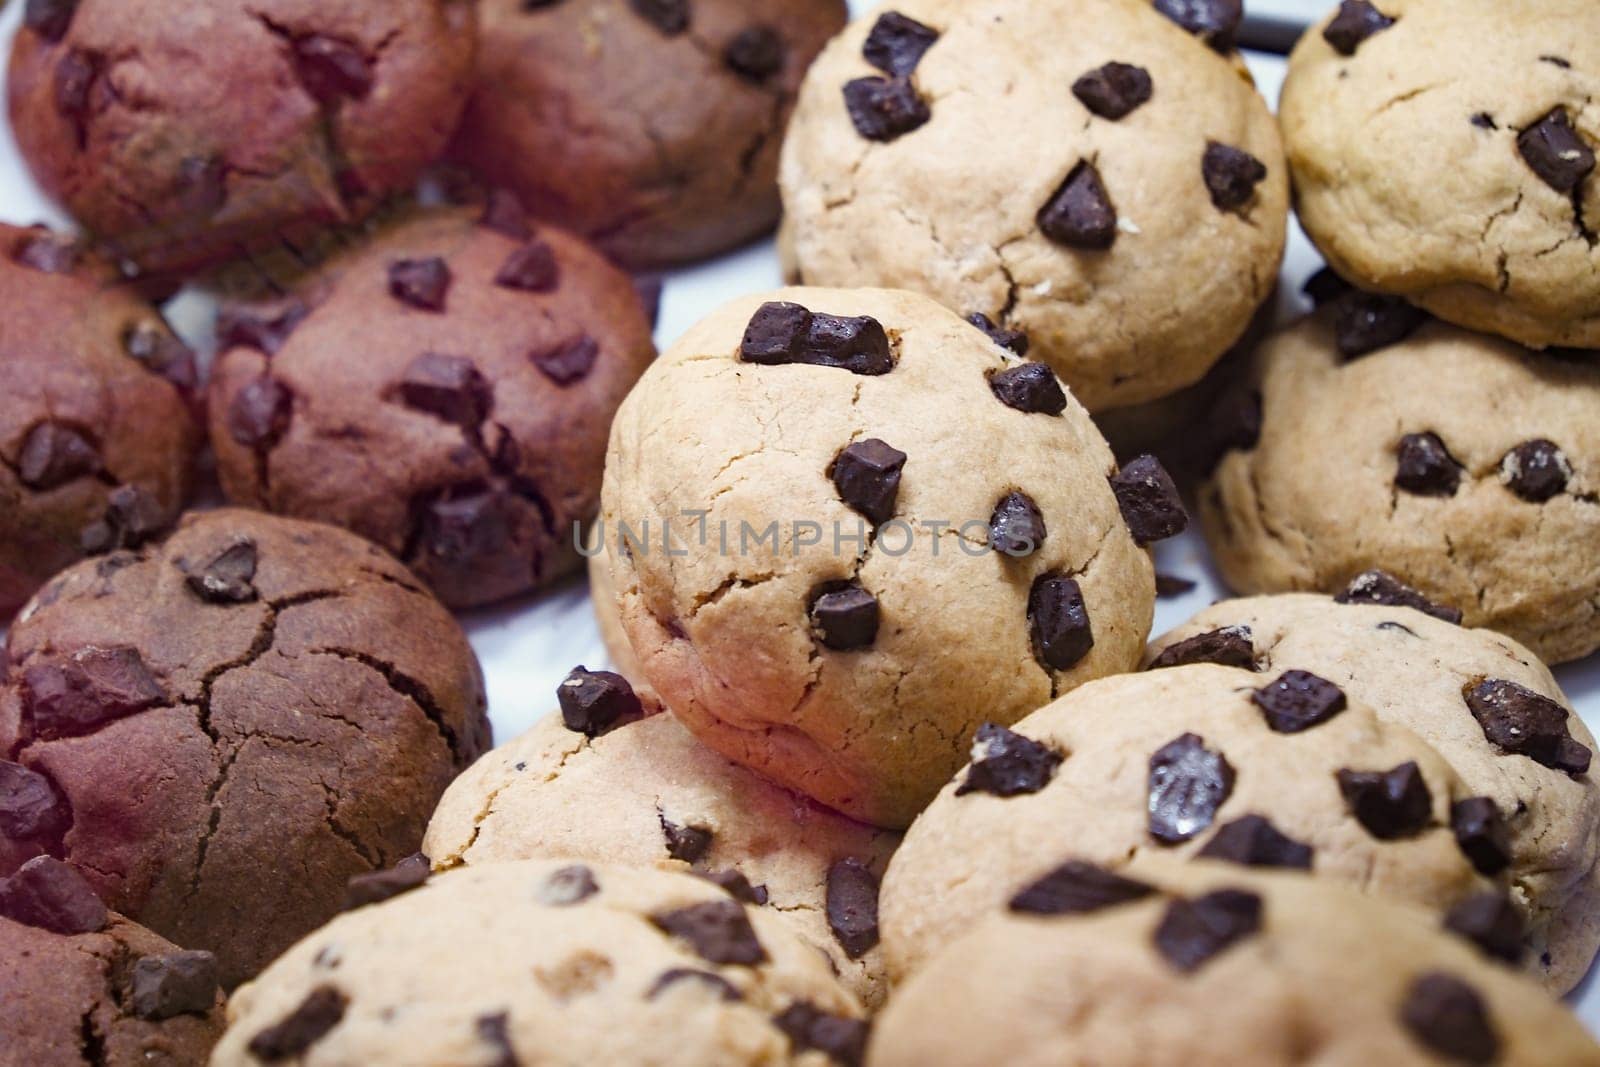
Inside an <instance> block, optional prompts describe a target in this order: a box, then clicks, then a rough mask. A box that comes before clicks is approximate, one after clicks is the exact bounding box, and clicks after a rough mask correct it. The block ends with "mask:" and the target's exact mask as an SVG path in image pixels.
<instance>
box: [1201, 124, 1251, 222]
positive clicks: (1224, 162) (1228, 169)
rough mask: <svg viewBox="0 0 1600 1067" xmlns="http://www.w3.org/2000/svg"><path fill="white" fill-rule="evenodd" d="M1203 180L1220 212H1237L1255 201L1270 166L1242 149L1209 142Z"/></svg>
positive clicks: (1202, 170) (1203, 162)
mask: <svg viewBox="0 0 1600 1067" xmlns="http://www.w3.org/2000/svg"><path fill="white" fill-rule="evenodd" d="M1200 176H1201V177H1202V178H1203V179H1204V180H1205V183H1206V189H1207V191H1209V192H1210V193H1211V202H1212V203H1213V204H1215V205H1216V206H1217V210H1219V211H1237V210H1239V209H1240V208H1242V207H1244V206H1245V205H1246V204H1248V203H1249V202H1250V201H1251V200H1252V199H1253V198H1254V197H1255V195H1256V186H1257V185H1259V184H1261V182H1263V181H1265V180H1266V177H1267V166H1266V164H1265V163H1263V162H1261V160H1259V159H1257V158H1256V157H1255V156H1252V155H1251V154H1250V153H1249V152H1246V151H1245V150H1244V149H1242V148H1234V147H1233V146H1232V145H1225V144H1220V143H1218V142H1216V141H1207V142H1206V151H1205V155H1203V156H1201V157H1200Z"/></svg>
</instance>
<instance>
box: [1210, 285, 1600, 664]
mask: <svg viewBox="0 0 1600 1067" xmlns="http://www.w3.org/2000/svg"><path fill="white" fill-rule="evenodd" d="M1426 318H1427V316H1425V315H1421V314H1419V313H1415V312H1414V311H1412V310H1411V309H1410V308H1409V307H1408V306H1407V305H1404V304H1402V303H1400V302H1399V301H1397V300H1394V299H1393V298H1384V297H1372V296H1368V295H1365V294H1360V293H1351V294H1347V295H1346V296H1345V297H1341V298H1339V299H1337V300H1335V301H1334V302H1333V303H1331V304H1329V305H1327V306H1325V307H1324V308H1323V309H1321V310H1320V311H1318V312H1317V313H1316V314H1315V315H1314V316H1312V317H1311V318H1309V319H1307V320H1305V321H1303V322H1301V323H1299V324H1298V325H1296V326H1294V327H1292V328H1291V329H1288V330H1286V331H1284V332H1283V333H1281V334H1279V335H1278V336H1276V337H1275V338H1273V339H1272V340H1271V341H1269V342H1268V343H1267V344H1266V345H1265V346H1263V348H1262V350H1261V351H1260V352H1259V354H1258V359H1257V364H1256V367H1255V368H1254V371H1253V373H1252V377H1251V381H1250V388H1251V393H1250V394H1249V397H1248V399H1249V400H1250V402H1251V403H1252V404H1253V405H1254V410H1253V421H1254V428H1253V429H1252V430H1251V432H1249V433H1247V434H1241V435H1240V436H1239V437H1237V438H1236V439H1235V441H1234V442H1233V443H1234V444H1235V445H1236V447H1235V448H1233V449H1232V450H1230V451H1229V452H1228V453H1227V454H1226V455H1225V456H1224V457H1223V458H1222V461H1221V463H1220V465H1219V466H1218V467H1217V470H1216V472H1215V474H1214V475H1213V477H1212V480H1211V481H1210V482H1209V483H1208V484H1207V485H1206V486H1205V487H1204V488H1203V489H1202V490H1201V492H1200V496H1199V498H1200V511H1201V514H1202V516H1203V518H1204V520H1205V529H1206V537H1207V540H1208V541H1209V542H1210V544H1211V547H1212V549H1213V552H1214V554H1215V556H1216V559H1217V563H1218V566H1219V567H1220V568H1221V570H1222V575H1223V578H1224V579H1225V580H1226V581H1227V583H1228V584H1229V585H1230V586H1232V587H1233V588H1234V589H1235V590H1236V591H1238V592H1241V593H1261V592H1276V591H1281V590H1290V589H1299V590H1307V589H1308V590H1319V591H1322V592H1327V593H1332V592H1336V591H1338V590H1340V589H1343V588H1344V586H1345V584H1346V583H1347V582H1349V581H1350V580H1351V579H1352V578H1354V577H1355V576H1356V575H1358V574H1361V573H1362V572H1364V571H1366V570H1369V569H1371V568H1374V567H1376V568H1380V569H1382V570H1385V571H1387V572H1389V573H1390V574H1392V575H1394V576H1395V577H1397V578H1399V579H1400V580H1401V581H1403V582H1405V583H1406V584H1408V585H1411V586H1414V587H1416V588H1417V589H1419V590H1421V592H1422V593H1423V594H1424V595H1425V596H1427V597H1428V598H1430V599H1432V600H1435V601H1437V602H1439V603H1441V604H1445V605H1448V606H1450V607H1454V608H1458V609H1460V610H1461V612H1462V613H1463V615H1464V617H1465V619H1466V622H1467V623H1468V624H1469V625H1472V626H1488V627H1491V628H1493V629H1496V630H1499V631H1501V632H1503V633H1506V634H1509V635H1511V636H1512V637H1515V638H1516V639H1517V640H1519V641H1521V642H1523V643H1524V644H1526V645H1527V646H1528V647H1529V648H1531V649H1533V650H1534V651H1535V652H1536V653H1538V654H1539V655H1540V656H1541V657H1543V658H1544V659H1545V660H1546V661H1547V662H1552V663H1559V662H1562V661H1565V660H1569V659H1576V658H1577V657H1579V656H1583V655H1586V654H1587V653H1589V652H1590V651H1592V650H1594V649H1595V648H1596V647H1600V611H1597V609H1596V606H1595V603H1596V601H1597V600H1600V507H1597V506H1596V503H1595V501H1596V497H1595V493H1596V485H1597V483H1596V477H1597V474H1596V471H1597V470H1600V366H1597V365H1596V364H1594V363H1592V362H1586V361H1582V360H1571V359H1557V358H1554V357H1553V356H1549V355H1540V354H1537V353H1534V352H1531V351H1529V350H1527V349H1524V348H1520V347H1518V346H1515V345H1512V344H1509V343H1507V342H1503V341H1499V340H1496V339H1491V338H1488V337H1485V336H1482V335H1478V334H1472V333H1468V332H1467V331H1465V330H1461V329H1458V328H1455V327H1452V326H1448V325H1445V324H1443V323H1439V322H1427V321H1424V320H1426Z"/></svg>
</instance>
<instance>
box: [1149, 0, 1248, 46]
mask: <svg viewBox="0 0 1600 1067" xmlns="http://www.w3.org/2000/svg"><path fill="white" fill-rule="evenodd" d="M1156 10H1157V11H1159V12H1161V13H1162V14H1163V15H1165V16H1167V18H1169V19H1171V20H1172V21H1173V22H1176V23H1177V24H1178V25H1179V26H1182V27H1183V28H1184V29H1186V30H1188V31H1189V32H1190V33H1192V34H1194V35H1195V36H1196V37H1198V38H1200V39H1201V40H1202V41H1204V42H1206V43H1207V44H1209V45H1210V46H1211V47H1212V48H1214V49H1216V50H1217V51H1218V52H1227V51H1229V50H1230V49H1232V48H1233V41H1234V36H1235V35H1236V34H1237V33H1238V31H1239V23H1240V21H1241V20H1242V19H1243V18H1244V4H1243V3H1242V0H1156Z"/></svg>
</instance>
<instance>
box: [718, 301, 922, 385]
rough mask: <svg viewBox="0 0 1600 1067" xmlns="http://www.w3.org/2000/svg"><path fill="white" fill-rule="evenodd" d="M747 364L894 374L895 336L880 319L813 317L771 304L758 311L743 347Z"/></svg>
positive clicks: (802, 310)
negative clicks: (892, 345)
mask: <svg viewBox="0 0 1600 1067" xmlns="http://www.w3.org/2000/svg"><path fill="white" fill-rule="evenodd" d="M739 358H740V359H741V360H742V361H744V362H745V363H759V364H761V365H763V366H780V365H782V364H786V363H803V364H808V365H811V366H818V367H838V368H841V369H843V370H848V371H850V372H851V373H853V374H868V375H876V374H887V373H888V372H889V371H891V370H893V369H894V361H893V358H892V356H891V353H890V351H889V335H888V334H887V333H886V332H885V331H884V329H883V325H882V324H881V323H880V322H878V321H877V320H876V319H872V318H868V317H866V316H864V315H863V316H859V317H854V318H852V317H847V316H841V315H825V314H822V313H820V312H819V313H815V314H814V313H812V312H810V311H808V310H806V309H805V308H803V307H801V306H800V305H799V304H790V303H785V302H782V301H769V302H768V303H765V304H762V305H761V307H759V308H757V309H756V313H755V314H754V315H753V316H751V318H750V324H749V325H748V326H746V327H745V331H744V337H743V339H741V340H740V342H739Z"/></svg>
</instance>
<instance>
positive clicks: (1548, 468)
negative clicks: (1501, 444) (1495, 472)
mask: <svg viewBox="0 0 1600 1067" xmlns="http://www.w3.org/2000/svg"><path fill="white" fill-rule="evenodd" d="M1571 478H1572V464H1571V463H1570V462H1568V461H1567V456H1566V453H1564V452H1562V451H1561V449H1560V448H1559V447H1557V446H1556V444H1555V442H1553V441H1547V440H1545V439H1544V438H1542V437H1540V438H1535V439H1534V440H1532V441H1524V442H1522V444H1520V445H1518V446H1517V447H1516V448H1513V449H1512V450H1511V451H1509V452H1507V453H1506V454H1505V455H1504V456H1503V457H1502V458H1501V460H1500V480H1501V481H1502V482H1504V483H1505V486H1506V488H1507V489H1510V490H1511V491H1512V492H1513V493H1515V494H1517V496H1519V497H1521V498H1522V499H1523V500H1526V501H1527V502H1528V503H1530V504H1543V503H1544V502H1545V501H1546V500H1549V499H1550V498H1551V497H1553V496H1555V495H1556V494H1558V493H1561V492H1563V491H1564V490H1565V489H1566V488H1567V482H1568V481H1569V480H1570V479H1571Z"/></svg>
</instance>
